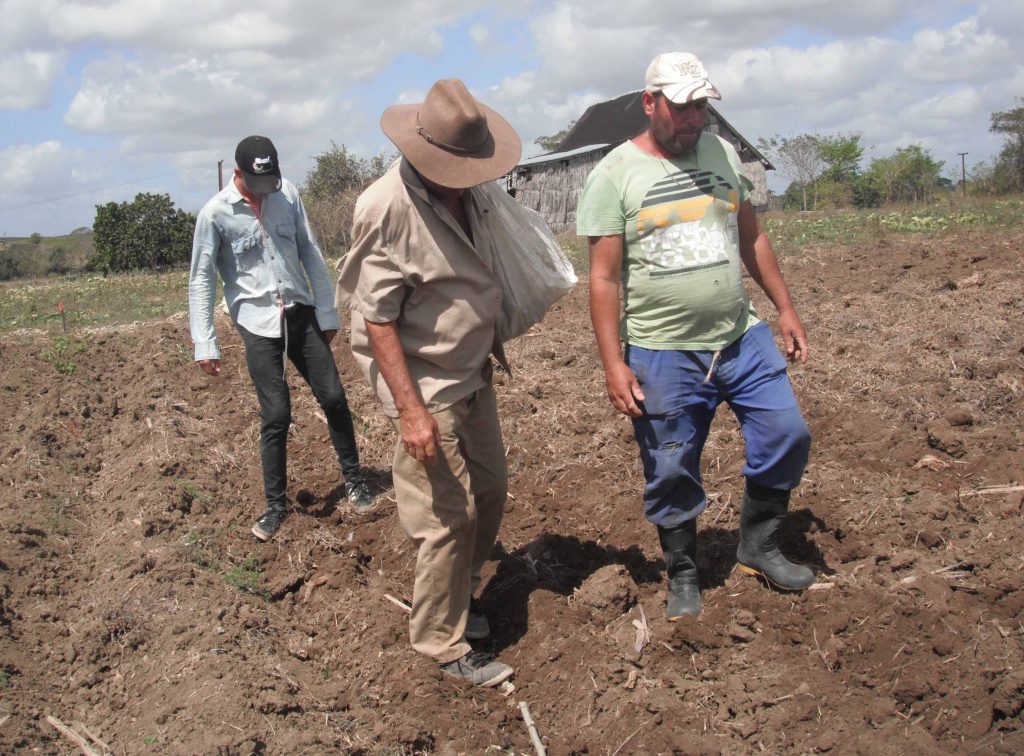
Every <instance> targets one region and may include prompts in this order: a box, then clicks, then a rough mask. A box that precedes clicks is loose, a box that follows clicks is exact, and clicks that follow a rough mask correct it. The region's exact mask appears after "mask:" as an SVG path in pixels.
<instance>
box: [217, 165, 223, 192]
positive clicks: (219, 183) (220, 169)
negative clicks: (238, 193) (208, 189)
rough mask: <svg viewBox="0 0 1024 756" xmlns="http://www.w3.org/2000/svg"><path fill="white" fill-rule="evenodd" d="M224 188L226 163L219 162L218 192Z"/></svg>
mask: <svg viewBox="0 0 1024 756" xmlns="http://www.w3.org/2000/svg"><path fill="white" fill-rule="evenodd" d="M223 188H224V161H223V160H218V161H217V191H218V192H219V191H220V190H221V189H223Z"/></svg>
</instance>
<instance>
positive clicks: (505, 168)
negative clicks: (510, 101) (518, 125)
mask: <svg viewBox="0 0 1024 756" xmlns="http://www.w3.org/2000/svg"><path fill="white" fill-rule="evenodd" d="M477 104H478V105H479V107H480V110H481V111H482V112H483V114H484V115H485V116H486V117H487V128H488V130H489V131H490V135H489V137H488V139H487V141H486V142H484V144H483V146H482V147H480V148H479V149H477V150H475V151H473V152H466V153H463V152H454V151H452V150H446V149H445V148H444V147H438V146H437V145H435V144H431V143H430V142H428V141H427V140H426V139H424V138H423V137H422V136H420V135H419V134H418V133H416V114H417V113H419V111H420V109H421V108H422V107H423V106H422V104H420V103H417V104H415V105H392V106H391V107H389V108H388V109H387V110H385V111H384V114H383V115H382V116H381V117H380V127H381V128H382V129H383V130H384V133H385V134H387V136H388V139H390V140H391V141H392V142H394V143H395V146H396V147H397V148H398V149H399V151H400V152H401V153H402V155H404V156H405V158H406V159H407V160H408V161H409V162H410V163H411V164H412V166H413V168H415V169H416V171H417V172H418V173H419V174H420V175H422V176H425V177H426V178H428V179H429V180H430V181H433V182H434V183H435V184H440V185H441V186H446V187H449V188H451V189H468V188H469V187H471V186H476V185H477V184H483V183H486V182H488V181H494V180H495V179H498V178H501V177H502V176H504V175H505V174H506V173H508V172H509V171H511V170H512V169H513V168H515V167H516V164H517V163H518V162H519V158H520V157H522V154H523V144H522V142H521V141H520V140H519V135H518V134H516V130H515V129H514V128H512V124H510V123H509V122H508V121H506V120H505V119H504V118H502V117H501V116H500V115H499V114H498V112H497V111H496V110H493V109H492V108H489V107H487V106H486V105H484V104H483V103H477Z"/></svg>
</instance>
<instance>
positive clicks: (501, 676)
mask: <svg viewBox="0 0 1024 756" xmlns="http://www.w3.org/2000/svg"><path fill="white" fill-rule="evenodd" d="M514 672H515V670H514V669H511V668H510V669H506V670H505V671H503V672H499V673H498V674H496V675H495V676H494V677H492V678H491V679H490V680H485V681H484V682H482V683H477V686H478V687H480V688H493V687H494V686H495V685H501V683H503V682H505V681H506V680H507V679H508V678H510V677H512V674H513V673H514Z"/></svg>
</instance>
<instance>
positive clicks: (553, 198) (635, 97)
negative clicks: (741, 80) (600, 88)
mask: <svg viewBox="0 0 1024 756" xmlns="http://www.w3.org/2000/svg"><path fill="white" fill-rule="evenodd" d="M642 94H643V91H642V90H640V91H636V92H630V93H629V94H624V95H621V96H619V97H616V98H615V99H613V100H608V101H607V102H600V103H598V104H596V105H591V106H590V107H589V108H587V111H586V112H585V113H584V114H583V115H582V116H580V119H579V120H578V121H576V124H575V125H574V126H573V127H572V129H570V131H569V133H568V134H566V135H565V138H564V139H563V140H562V142H561V143H560V144H559V145H558V148H557V149H556V150H555V151H554V152H549V153H547V154H545V155H539V156H537V157H534V158H529V159H527V160H523V161H522V162H521V163H519V165H517V166H516V167H515V169H513V171H512V172H511V173H510V174H509V175H508V176H507V177H506V182H507V183H506V186H507V188H508V190H509V192H511V193H512V194H513V195H514V196H515V198H516V200H517V201H519V202H520V203H521V204H523V205H525V206H526V207H529V208H532V209H534V210H536V211H537V212H539V213H540V214H541V215H543V216H544V219H545V220H546V221H547V222H548V224H549V225H550V226H551V229H552V230H553V231H554V232H555V233H556V234H565V233H574V232H575V231H576V203H577V202H578V201H579V198H580V192H581V191H583V184H584V183H585V182H586V180H587V176H588V175H589V174H590V171H591V169H592V168H593V167H594V166H595V165H597V164H598V163H599V162H600V161H601V158H603V157H604V156H605V155H607V154H608V153H609V152H611V150H612V149H613V148H615V147H617V146H618V145H620V144H622V143H623V142H625V141H626V140H627V139H632V138H633V137H635V136H636V135H637V134H640V133H641V132H642V131H644V129H646V128H647V116H646V115H645V114H644V108H643V102H642V98H641V95H642ZM705 128H706V130H707V131H710V132H712V133H713V134H718V135H719V136H720V137H722V138H723V139H726V140H728V141H729V142H730V143H731V144H732V145H733V146H734V147H735V148H736V152H738V153H739V156H740V160H742V161H743V168H744V173H746V175H747V177H748V178H749V179H750V180H751V181H752V182H753V183H754V194H753V198H752V199H753V202H754V205H755V206H765V205H767V202H768V181H767V178H766V176H765V171H766V170H774V166H773V165H772V164H771V162H769V160H768V158H766V157H765V156H764V155H762V154H761V153H760V152H758V150H757V148H756V147H754V145H752V144H751V143H750V142H748V141H747V140H746V139H745V138H744V137H743V135H741V134H740V133H739V132H738V131H736V129H734V128H733V126H732V124H730V123H729V122H728V121H727V120H725V118H723V117H722V115H721V114H720V113H719V112H718V111H717V110H715V108H714V106H713V105H710V104H709V106H708V123H707V126H706V127H705Z"/></svg>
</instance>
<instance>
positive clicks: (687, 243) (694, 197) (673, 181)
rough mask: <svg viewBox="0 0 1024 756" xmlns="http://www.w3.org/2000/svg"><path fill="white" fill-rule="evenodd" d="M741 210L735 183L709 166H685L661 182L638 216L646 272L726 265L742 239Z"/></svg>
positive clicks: (669, 272) (675, 272) (658, 273)
mask: <svg viewBox="0 0 1024 756" xmlns="http://www.w3.org/2000/svg"><path fill="white" fill-rule="evenodd" d="M738 209H739V193H738V192H737V190H736V187H734V186H733V185H732V184H730V183H729V182H728V181H726V180H725V179H724V178H722V177H721V176H719V175H718V174H716V173H713V172H711V171H699V170H694V169H681V170H677V171H675V172H674V173H672V174H670V175H668V176H666V177H665V178H664V179H662V180H661V181H658V182H657V183H656V184H654V185H653V186H652V187H651V188H650V189H649V190H648V192H647V195H646V196H645V197H644V201H643V202H642V203H641V205H640V212H639V214H638V215H637V219H636V238H638V239H639V240H640V249H641V250H642V252H643V256H644V260H643V262H644V266H645V267H646V269H647V271H648V273H649V274H650V275H651V276H652V277H654V276H667V275H679V274H682V273H687V272H691V271H695V270H700V269H703V268H712V267H716V266H718V265H727V264H728V263H729V250H732V249H735V248H736V243H737V239H738V227H737V223H736V219H737V211H738ZM716 221H717V222H716ZM723 221H724V222H723Z"/></svg>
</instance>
